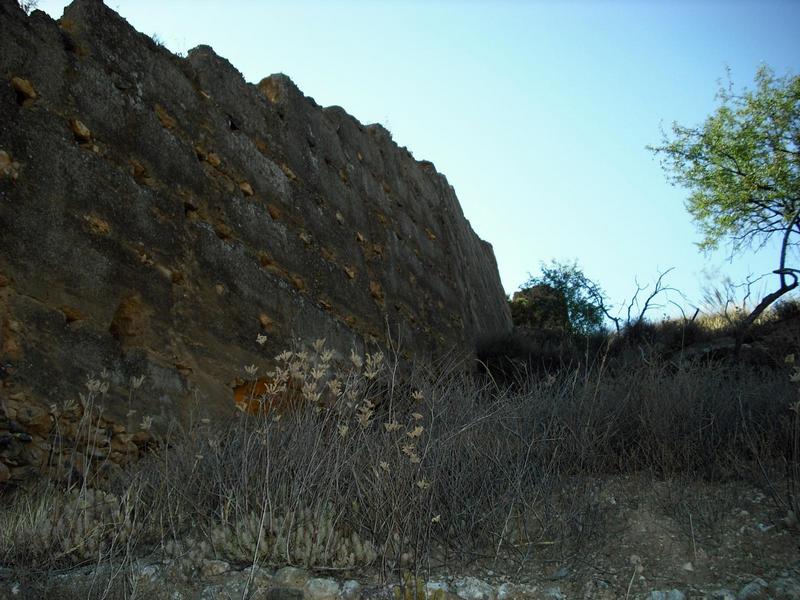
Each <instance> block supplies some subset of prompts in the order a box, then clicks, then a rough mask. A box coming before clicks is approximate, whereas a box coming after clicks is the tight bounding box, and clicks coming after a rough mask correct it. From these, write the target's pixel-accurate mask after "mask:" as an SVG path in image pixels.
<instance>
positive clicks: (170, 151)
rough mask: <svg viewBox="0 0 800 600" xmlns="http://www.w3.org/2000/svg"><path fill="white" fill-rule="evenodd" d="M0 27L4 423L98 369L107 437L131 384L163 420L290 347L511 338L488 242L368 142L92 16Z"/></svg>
mask: <svg viewBox="0 0 800 600" xmlns="http://www.w3.org/2000/svg"><path fill="white" fill-rule="evenodd" d="M0 31H2V32H3V34H2V36H0V114H2V119H0V153H1V154H0V232H2V235H0V386H2V387H0V400H4V402H5V403H2V402H0V410H5V409H6V408H8V406H9V404H8V399H9V398H10V397H11V396H12V395H13V396H14V398H15V400H14V401H13V402H16V404H15V406H19V405H20V404H21V405H36V406H38V407H39V408H38V409H37V410H42V411H45V412H46V413H48V411H49V410H50V409H49V407H50V405H51V404H52V403H63V402H66V401H68V400H75V399H77V397H78V393H79V392H80V391H81V390H83V389H84V383H85V380H86V377H87V375H88V374H90V373H97V372H99V371H100V370H101V369H106V370H107V374H108V378H107V381H108V383H109V389H108V391H107V393H106V394H105V395H104V396H103V403H104V407H103V410H104V415H105V417H104V418H106V419H108V422H122V421H124V420H125V419H126V418H127V417H126V414H127V412H128V408H127V407H126V406H125V403H124V399H125V398H127V397H128V393H129V388H130V380H131V378H132V377H135V376H141V375H144V376H145V380H144V384H143V385H142V387H141V391H140V393H139V394H138V398H140V399H139V400H138V402H139V403H140V407H139V410H140V413H141V414H147V415H152V416H153V418H154V419H155V421H156V423H157V424H158V423H164V422H166V421H167V420H168V419H169V418H171V417H173V416H178V417H179V418H183V417H186V415H188V414H189V412H190V411H191V410H193V408H194V406H195V403H196V404H199V405H200V406H201V407H202V408H203V410H204V411H206V412H209V413H218V414H223V413H224V412H225V411H227V410H230V407H231V406H232V405H233V403H232V398H231V389H232V387H233V386H234V385H236V384H237V383H241V379H240V378H239V376H240V375H241V373H242V370H241V368H242V366H243V365H247V364H252V363H255V364H263V363H264V360H265V358H268V357H269V356H272V355H274V354H277V353H278V352H279V351H281V350H283V349H284V348H287V347H289V346H291V344H292V343H293V342H294V341H296V340H300V341H308V340H313V339H316V338H323V337H324V338H326V339H327V343H328V346H329V347H333V348H334V349H336V350H338V351H339V352H340V353H342V354H346V353H348V352H349V350H350V348H352V347H355V348H356V349H357V350H358V351H363V349H364V348H368V347H370V346H371V345H382V344H385V343H386V341H387V333H389V332H390V335H391V337H392V339H393V340H394V341H395V342H398V341H399V344H400V350H401V353H402V355H403V356H404V357H405V358H418V359H425V358H428V357H435V356H441V355H444V354H447V353H451V352H453V351H454V350H455V351H456V352H458V353H460V354H461V355H463V356H466V357H469V356H470V355H471V354H472V353H473V350H474V347H475V344H476V342H478V341H480V340H481V339H482V338H489V337H495V336H498V335H502V334H503V333H505V332H507V331H509V330H510V328H511V320H510V315H509V312H508V308H507V305H506V301H505V296H504V293H503V290H502V287H501V284H500V279H499V276H498V272H497V266H496V263H495V259H494V255H493V252H492V248H491V246H490V245H489V244H488V243H486V242H484V241H482V240H481V239H479V238H478V237H477V235H476V234H475V233H474V232H473V230H472V228H471V227H470V224H469V222H468V221H467V220H466V219H465V218H464V215H463V213H462V211H461V208H460V206H459V203H458V200H457V198H456V195H455V193H454V190H453V188H452V187H451V186H450V185H449V184H448V182H447V180H446V179H445V177H444V176H443V175H441V174H439V173H438V172H437V171H436V170H435V168H434V166H433V164H431V163H430V162H425V161H418V160H416V159H415V158H414V157H413V156H412V155H411V153H410V152H409V151H408V150H406V149H405V148H400V147H398V146H397V145H396V144H395V143H394V142H393V141H392V139H391V134H390V133H389V132H388V131H386V129H384V128H383V127H381V126H380V125H362V124H361V123H359V122H358V121H357V120H356V119H355V118H353V117H352V116H350V115H348V114H347V113H346V112H345V111H344V110H343V109H341V108H339V107H329V108H322V107H320V106H318V105H317V104H316V103H315V102H314V101H313V99H311V98H308V97H306V96H304V95H303V94H302V92H300V90H298V89H297V87H296V86H295V85H294V84H293V83H292V82H291V80H290V79H289V78H288V77H286V76H284V75H272V76H270V77H267V78H265V79H263V80H262V81H261V82H260V83H258V84H257V85H252V84H249V83H247V82H245V80H244V79H243V78H242V76H241V74H240V73H239V72H238V71H237V70H236V69H235V68H234V67H233V66H232V65H231V64H230V63H229V62H228V61H226V60H225V59H223V58H221V57H219V56H217V55H216V54H215V53H214V51H213V50H212V49H211V48H209V47H207V46H200V47H198V48H195V49H194V50H192V51H191V52H190V53H189V55H188V57H186V58H181V57H177V56H175V55H173V54H171V53H170V52H169V51H167V50H166V49H165V48H163V47H160V46H158V45H157V44H156V43H154V42H153V41H152V40H151V39H150V38H149V37H147V36H145V35H143V34H141V33H138V32H136V31H135V30H134V29H133V28H132V27H131V26H130V25H128V23H127V22H126V21H125V20H124V19H123V18H121V17H120V16H119V15H117V14H116V13H115V12H114V11H112V10H111V9H109V8H108V7H106V6H105V5H103V4H102V3H101V2H99V1H98V0H76V1H75V2H73V3H72V4H71V5H70V6H68V7H67V8H66V9H65V11H64V15H63V17H62V18H61V19H60V20H59V21H57V22H56V21H53V20H52V19H50V18H49V17H48V16H47V15H46V14H44V13H43V12H40V11H34V13H33V14H32V15H31V16H30V17H28V16H26V15H25V14H24V13H23V12H22V11H21V10H20V9H19V8H18V7H17V4H16V2H15V1H14V0H0ZM258 334H261V335H265V336H267V342H266V344H265V345H264V347H263V348H262V347H261V346H259V345H258V344H257V343H256V336H257V335H258ZM264 348H266V349H267V353H266V356H265V353H264ZM2 407H5V408H2ZM15 410H16V409H15ZM48 414H49V413H48ZM1 451H2V449H0V452H1Z"/></svg>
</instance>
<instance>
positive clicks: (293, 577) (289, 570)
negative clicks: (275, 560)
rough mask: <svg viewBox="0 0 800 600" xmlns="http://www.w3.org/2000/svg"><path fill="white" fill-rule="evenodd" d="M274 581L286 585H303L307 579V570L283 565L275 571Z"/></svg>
mask: <svg viewBox="0 0 800 600" xmlns="http://www.w3.org/2000/svg"><path fill="white" fill-rule="evenodd" d="M274 580H275V583H276V584H278V585H285V586H288V587H303V586H304V585H305V583H306V581H308V572H307V571H305V570H304V569H298V568H296V567H283V568H282V569H279V570H278V572H277V573H275V579H274Z"/></svg>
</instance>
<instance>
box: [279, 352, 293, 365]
mask: <svg viewBox="0 0 800 600" xmlns="http://www.w3.org/2000/svg"><path fill="white" fill-rule="evenodd" d="M292 356H294V353H293V352H291V351H290V350H284V351H283V352H281V353H280V354H278V356H276V357H275V360H276V361H278V362H282V363H285V362H289V361H290V360H291V359H292Z"/></svg>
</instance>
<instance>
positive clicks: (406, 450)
mask: <svg viewBox="0 0 800 600" xmlns="http://www.w3.org/2000/svg"><path fill="white" fill-rule="evenodd" d="M401 448H402V450H403V454H405V455H406V456H411V455H412V454H414V453H416V451H417V446H416V444H413V443H408V444H403V446H402V447H401Z"/></svg>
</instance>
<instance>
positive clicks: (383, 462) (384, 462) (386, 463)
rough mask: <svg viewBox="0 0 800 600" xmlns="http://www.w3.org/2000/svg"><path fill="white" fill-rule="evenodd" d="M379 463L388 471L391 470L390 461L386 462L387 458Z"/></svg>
mask: <svg viewBox="0 0 800 600" xmlns="http://www.w3.org/2000/svg"><path fill="white" fill-rule="evenodd" d="M379 464H380V466H381V469H383V470H384V471H386V472H387V473H388V472H389V463H388V462H386V461H385V460H382V461H381V462H380V463H379Z"/></svg>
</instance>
